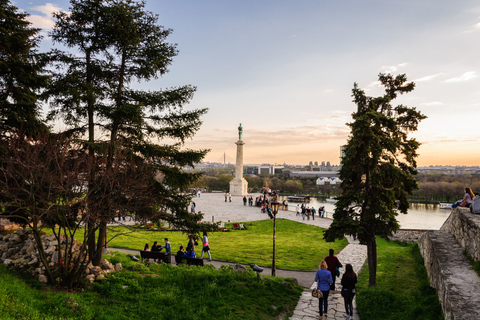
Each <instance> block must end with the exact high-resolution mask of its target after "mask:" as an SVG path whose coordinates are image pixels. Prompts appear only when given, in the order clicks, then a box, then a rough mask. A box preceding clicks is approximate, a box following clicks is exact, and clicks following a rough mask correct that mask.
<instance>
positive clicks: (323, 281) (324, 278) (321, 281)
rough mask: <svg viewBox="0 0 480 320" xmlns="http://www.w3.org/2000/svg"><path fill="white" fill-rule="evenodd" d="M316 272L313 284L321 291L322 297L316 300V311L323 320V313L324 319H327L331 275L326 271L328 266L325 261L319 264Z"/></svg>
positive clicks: (331, 281)
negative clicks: (317, 310)
mask: <svg viewBox="0 0 480 320" xmlns="http://www.w3.org/2000/svg"><path fill="white" fill-rule="evenodd" d="M318 269H319V270H318V271H317V273H315V282H316V283H317V288H318V290H320V291H322V294H323V297H322V298H320V299H318V309H319V311H320V319H323V314H324V313H325V318H326V317H327V309H328V293H329V292H330V284H331V283H333V279H332V273H331V272H330V271H328V265H327V263H326V262H325V260H322V262H320V265H319V266H318Z"/></svg>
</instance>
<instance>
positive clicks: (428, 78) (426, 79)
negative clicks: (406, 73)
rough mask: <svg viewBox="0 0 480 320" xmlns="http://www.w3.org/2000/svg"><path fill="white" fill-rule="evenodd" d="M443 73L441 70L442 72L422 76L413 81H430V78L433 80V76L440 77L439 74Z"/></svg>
mask: <svg viewBox="0 0 480 320" xmlns="http://www.w3.org/2000/svg"><path fill="white" fill-rule="evenodd" d="M442 74H443V72H440V73H436V74H432V75H430V76H425V77H421V78H418V79H415V80H413V82H422V81H430V80H432V79H433V78H436V77H438V76H441V75H442Z"/></svg>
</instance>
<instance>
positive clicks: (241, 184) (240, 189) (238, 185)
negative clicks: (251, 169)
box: [230, 178, 248, 196]
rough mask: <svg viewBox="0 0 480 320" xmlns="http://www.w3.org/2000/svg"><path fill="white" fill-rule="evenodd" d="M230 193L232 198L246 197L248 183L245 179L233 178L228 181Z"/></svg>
mask: <svg viewBox="0 0 480 320" xmlns="http://www.w3.org/2000/svg"><path fill="white" fill-rule="evenodd" d="M230 193H231V194H232V196H246V195H247V194H248V182H247V180H245V178H240V179H239V178H234V179H233V180H232V181H230Z"/></svg>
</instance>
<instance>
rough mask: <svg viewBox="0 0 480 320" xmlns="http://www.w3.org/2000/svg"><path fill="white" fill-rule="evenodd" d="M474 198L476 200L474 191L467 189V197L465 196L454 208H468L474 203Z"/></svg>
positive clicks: (453, 205)
mask: <svg viewBox="0 0 480 320" xmlns="http://www.w3.org/2000/svg"><path fill="white" fill-rule="evenodd" d="M473 198H475V194H474V193H473V191H472V189H470V188H468V187H467V188H465V196H463V199H462V200H458V201H457V202H455V203H454V204H452V208H456V207H468V206H469V205H470V203H472V200H473Z"/></svg>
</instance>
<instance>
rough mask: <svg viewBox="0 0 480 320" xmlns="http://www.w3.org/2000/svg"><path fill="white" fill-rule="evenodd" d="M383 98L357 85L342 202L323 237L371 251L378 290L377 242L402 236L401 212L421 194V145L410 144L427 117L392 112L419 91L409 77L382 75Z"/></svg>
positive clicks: (402, 108) (343, 170)
mask: <svg viewBox="0 0 480 320" xmlns="http://www.w3.org/2000/svg"><path fill="white" fill-rule="evenodd" d="M379 81H380V83H381V84H382V85H383V86H384V87H385V94H384V95H383V96H380V97H368V96H366V95H365V92H364V91H363V90H361V89H360V88H358V85H357V84H356V83H355V85H354V88H353V90H352V92H353V95H352V96H353V98H354V100H353V101H354V102H355V104H356V105H357V111H356V112H355V113H353V115H352V116H353V122H352V123H349V124H348V125H349V126H350V128H351V135H350V137H349V139H348V143H347V145H346V146H345V150H344V151H345V154H344V156H343V158H342V161H341V164H342V168H341V170H340V179H342V184H341V188H342V194H341V195H340V196H339V197H338V202H337V203H336V207H335V212H334V215H333V219H334V221H333V223H332V224H331V225H330V228H329V229H328V230H327V231H326V233H325V239H326V240H327V241H334V239H341V238H342V237H343V236H344V235H345V234H356V235H357V237H358V239H359V240H360V243H361V244H366V245H367V250H368V268H369V276H370V277H369V284H370V285H375V284H376V267H377V248H376V240H375V237H376V236H380V237H388V236H391V235H392V234H393V233H394V232H395V231H397V230H398V228H399V224H398V221H397V219H396V216H397V215H398V212H401V213H404V214H406V213H407V210H408V205H409V203H408V198H407V197H408V196H409V195H411V194H412V193H413V191H414V190H415V189H417V181H416V180H415V178H414V175H415V174H416V169H415V168H416V160H415V158H416V157H417V149H418V147H419V145H420V144H419V143H418V142H417V141H416V140H415V139H414V138H408V133H410V132H412V131H416V130H417V127H418V123H419V122H420V121H421V120H423V119H425V118H426V117H425V116H424V115H423V114H421V113H420V112H418V111H417V110H416V109H415V108H409V107H406V106H403V105H398V106H396V107H393V106H392V105H391V102H392V100H394V99H395V98H397V96H398V95H399V94H403V93H408V92H410V91H412V90H413V89H414V87H415V84H414V83H413V82H410V83H407V77H406V75H405V74H401V75H398V76H396V77H393V76H392V75H390V74H380V75H379Z"/></svg>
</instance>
